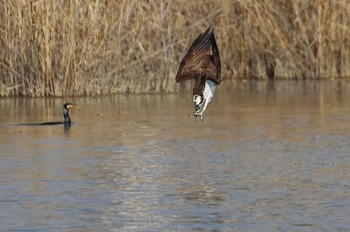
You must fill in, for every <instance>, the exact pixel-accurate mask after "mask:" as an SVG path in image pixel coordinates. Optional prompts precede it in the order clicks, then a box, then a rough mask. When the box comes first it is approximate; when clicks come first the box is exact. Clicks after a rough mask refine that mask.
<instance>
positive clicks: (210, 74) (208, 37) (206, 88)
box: [176, 27, 221, 121]
mask: <svg viewBox="0 0 350 232" xmlns="http://www.w3.org/2000/svg"><path fill="white" fill-rule="evenodd" d="M190 79H195V83H194V86H193V107H194V112H193V115H194V116H195V117H196V119H197V118H200V119H201V120H202V121H203V112H204V111H205V109H206V108H207V106H208V104H209V102H210V101H211V99H212V97H213V96H214V93H215V90H216V86H217V85H219V84H220V82H221V61H220V54H219V49H218V46H217V44H216V40H215V36H214V28H210V27H209V28H208V29H207V30H206V31H205V32H204V33H201V34H200V35H199V36H198V37H197V39H196V40H195V41H194V42H193V44H192V45H191V47H190V49H189V50H188V52H187V53H186V55H185V57H184V58H183V59H182V61H181V63H180V66H179V70H178V71H177V74H176V82H181V81H186V80H190Z"/></svg>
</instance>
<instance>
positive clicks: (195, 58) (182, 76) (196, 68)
mask: <svg viewBox="0 0 350 232" xmlns="http://www.w3.org/2000/svg"><path fill="white" fill-rule="evenodd" d="M212 35H213V29H212V28H210V27H209V28H208V29H207V30H206V31H205V32H204V33H202V34H200V35H199V36H198V37H197V38H196V40H195V41H194V42H193V44H192V45H191V47H190V49H189V50H188V52H187V53H186V55H185V57H184V58H183V59H182V61H181V63H180V66H179V69H178V71H177V74H176V82H180V81H185V80H189V79H195V78H198V77H201V76H203V75H205V74H206V67H207V66H208V64H209V61H210V58H209V59H208V57H209V56H208V53H209V52H210V46H211V37H212Z"/></svg>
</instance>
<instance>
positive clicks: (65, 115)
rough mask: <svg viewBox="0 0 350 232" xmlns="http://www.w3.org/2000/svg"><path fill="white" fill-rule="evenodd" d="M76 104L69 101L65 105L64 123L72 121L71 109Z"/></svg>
mask: <svg viewBox="0 0 350 232" xmlns="http://www.w3.org/2000/svg"><path fill="white" fill-rule="evenodd" d="M75 105H76V104H74V103H70V102H67V103H65V104H64V105H63V117H64V123H71V119H70V117H69V110H70V109H72V108H73V106H75Z"/></svg>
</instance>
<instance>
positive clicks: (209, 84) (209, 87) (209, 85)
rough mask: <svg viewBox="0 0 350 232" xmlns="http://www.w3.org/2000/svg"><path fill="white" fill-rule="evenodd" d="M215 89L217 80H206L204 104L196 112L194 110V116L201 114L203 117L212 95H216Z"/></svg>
mask: <svg viewBox="0 0 350 232" xmlns="http://www.w3.org/2000/svg"><path fill="white" fill-rule="evenodd" d="M215 90H216V84H215V82H213V81H211V80H207V81H206V82H205V87H204V90H203V97H204V100H203V104H202V106H201V107H200V108H199V109H198V110H197V111H196V112H194V116H196V117H199V116H200V117H201V119H203V118H202V114H203V113H204V111H205V110H206V108H207V106H208V104H209V102H210V101H211V99H212V97H213V96H214V93H215Z"/></svg>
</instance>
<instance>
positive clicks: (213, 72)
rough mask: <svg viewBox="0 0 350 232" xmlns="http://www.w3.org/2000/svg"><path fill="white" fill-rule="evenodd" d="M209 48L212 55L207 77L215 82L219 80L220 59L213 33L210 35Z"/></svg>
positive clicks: (217, 82)
mask: <svg viewBox="0 0 350 232" xmlns="http://www.w3.org/2000/svg"><path fill="white" fill-rule="evenodd" d="M211 48H212V56H211V62H210V65H209V66H208V70H207V72H208V73H207V77H208V79H210V80H212V81H214V82H215V83H216V84H220V82H221V60H220V53H219V48H218V45H217V44H216V40H215V35H214V33H213V35H212V36H211Z"/></svg>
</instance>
